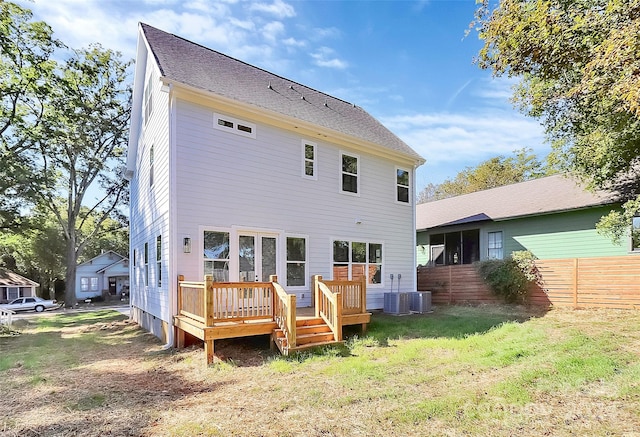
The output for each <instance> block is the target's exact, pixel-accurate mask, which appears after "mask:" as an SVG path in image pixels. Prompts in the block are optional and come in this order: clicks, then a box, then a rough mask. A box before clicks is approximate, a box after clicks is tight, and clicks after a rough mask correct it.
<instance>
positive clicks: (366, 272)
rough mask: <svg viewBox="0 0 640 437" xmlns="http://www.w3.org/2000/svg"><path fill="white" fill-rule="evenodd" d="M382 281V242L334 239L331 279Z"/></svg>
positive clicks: (373, 282) (369, 282)
mask: <svg viewBox="0 0 640 437" xmlns="http://www.w3.org/2000/svg"><path fill="white" fill-rule="evenodd" d="M362 277H365V278H366V280H367V284H381V283H382V244H380V243H366V242H359V241H345V240H336V241H334V242H333V279H334V280H352V281H353V280H357V279H360V278H362Z"/></svg>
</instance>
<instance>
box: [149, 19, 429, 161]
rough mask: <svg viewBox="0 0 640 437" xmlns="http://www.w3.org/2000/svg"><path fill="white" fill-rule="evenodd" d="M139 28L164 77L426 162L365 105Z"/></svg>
mask: <svg viewBox="0 0 640 437" xmlns="http://www.w3.org/2000/svg"><path fill="white" fill-rule="evenodd" d="M140 27H141V28H142V31H143V33H144V36H145V39H146V40H147V43H148V44H149V47H150V48H151V51H152V53H153V55H154V57H155V59H156V62H157V64H158V66H159V68H160V72H161V74H162V76H163V77H166V78H167V79H169V80H172V81H175V82H177V83H181V84H185V85H188V86H191V87H195V88H198V89H202V90H204V91H209V92H212V93H215V94H218V95H221V96H224V97H227V98H231V99H234V100H237V101H240V102H243V103H247V104H250V105H254V106H257V107H259V108H262V109H266V110H268V111H272V112H275V113H279V114H283V115H286V116H289V117H294V118H296V119H299V120H302V121H306V122H309V123H313V124H316V125H319V126H322V127H324V128H328V129H331V130H334V131H337V132H340V133H342V134H346V135H349V136H351V137H355V138H357V139H360V140H365V141H368V142H372V143H375V144H378V145H381V146H383V147H385V148H388V149H391V150H392V151H394V152H398V153H400V154H403V155H405V156H407V157H409V158H411V159H414V160H416V161H418V162H420V163H422V162H424V159H423V158H422V157H421V156H420V155H419V154H418V153H416V152H415V151H414V150H413V149H411V147H409V146H408V145H407V144H406V143H404V142H403V141H402V140H401V139H400V138H398V137H397V136H396V135H394V134H393V133H392V132H391V131H389V130H388V129H387V128H386V127H384V126H383V125H382V124H381V123H380V122H379V121H378V120H376V119H375V118H374V117H372V116H371V115H369V114H368V113H367V112H366V111H364V110H363V109H362V108H360V107H357V106H355V105H353V104H351V103H348V102H345V101H343V100H340V99H337V98H335V97H332V96H330V95H328V94H324V93H322V92H320V91H316V90H314V89H312V88H308V87H306V86H304V85H301V84H299V83H296V82H294V81H292V80H289V79H286V78H283V77H281V76H278V75H275V74H273V73H270V72H268V71H266V70H262V69H260V68H258V67H254V66H252V65H249V64H247V63H245V62H242V61H239V60H237V59H234V58H231V57H229V56H227V55H224V54H222V53H219V52H217V51H215V50H212V49H209V48H206V47H203V46H201V45H198V44H196V43H193V42H191V41H188V40H186V39H184V38H181V37H179V36H176V35H173V34H170V33H167V32H164V31H162V30H159V29H156V28H154V27H152V26H149V25H147V24H144V23H141V24H140ZM269 85H271V88H269ZM303 97H304V99H303Z"/></svg>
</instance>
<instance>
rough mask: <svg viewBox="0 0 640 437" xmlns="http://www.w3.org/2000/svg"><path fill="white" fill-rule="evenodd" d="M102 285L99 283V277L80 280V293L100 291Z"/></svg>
mask: <svg viewBox="0 0 640 437" xmlns="http://www.w3.org/2000/svg"><path fill="white" fill-rule="evenodd" d="M99 290H100V285H99V283H98V277H97V276H93V277H81V278H80V291H99Z"/></svg>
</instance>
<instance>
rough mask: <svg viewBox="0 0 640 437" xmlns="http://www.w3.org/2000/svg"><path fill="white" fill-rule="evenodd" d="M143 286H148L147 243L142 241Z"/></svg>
mask: <svg viewBox="0 0 640 437" xmlns="http://www.w3.org/2000/svg"><path fill="white" fill-rule="evenodd" d="M144 286H145V287H148V286H149V243H144Z"/></svg>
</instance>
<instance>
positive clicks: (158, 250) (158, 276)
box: [156, 235, 162, 288]
mask: <svg viewBox="0 0 640 437" xmlns="http://www.w3.org/2000/svg"><path fill="white" fill-rule="evenodd" d="M156 287H158V288H160V287H162V236H161V235H158V236H157V237H156Z"/></svg>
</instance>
